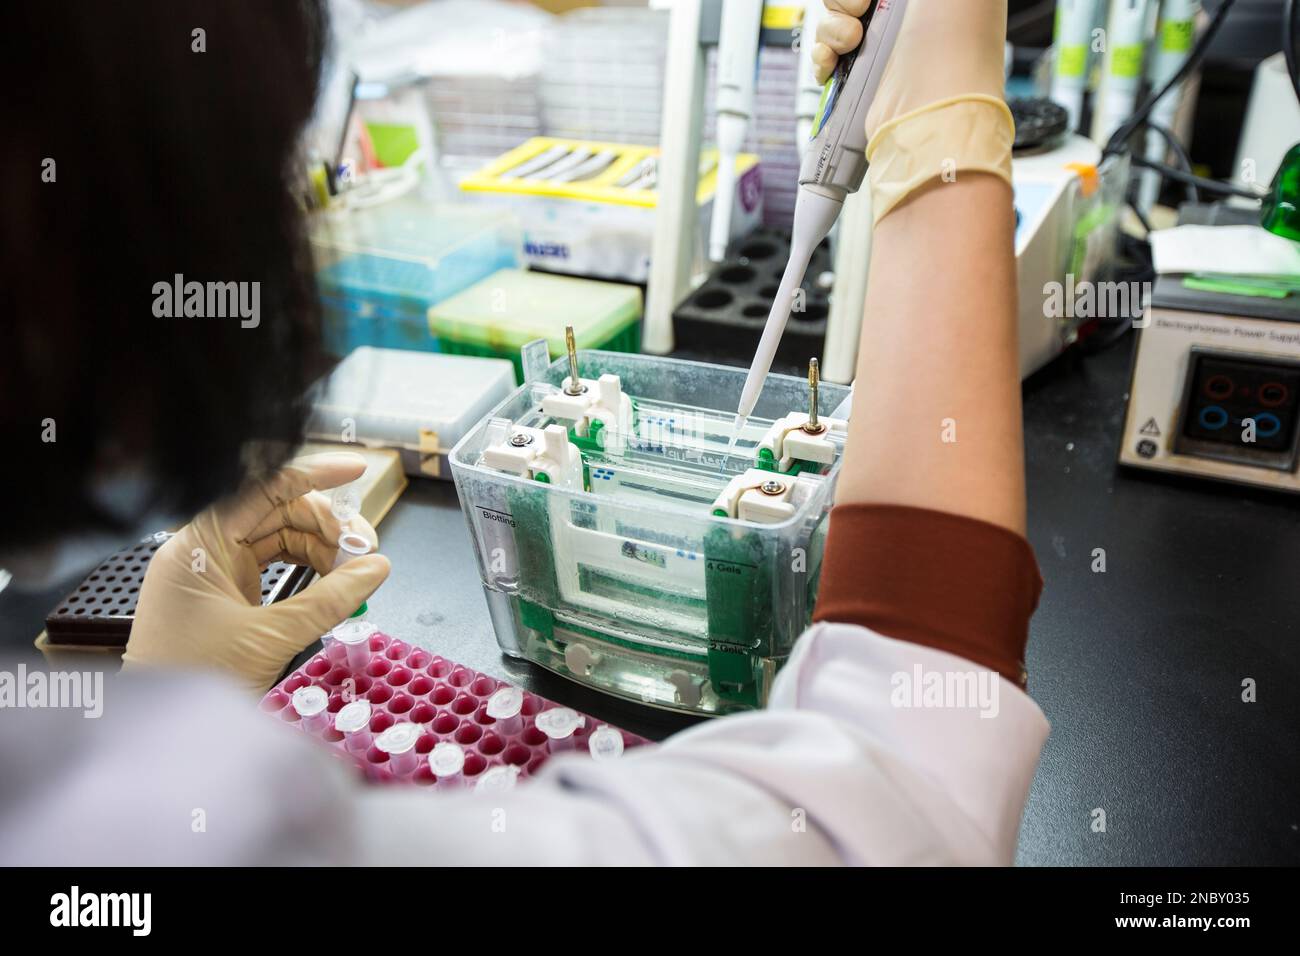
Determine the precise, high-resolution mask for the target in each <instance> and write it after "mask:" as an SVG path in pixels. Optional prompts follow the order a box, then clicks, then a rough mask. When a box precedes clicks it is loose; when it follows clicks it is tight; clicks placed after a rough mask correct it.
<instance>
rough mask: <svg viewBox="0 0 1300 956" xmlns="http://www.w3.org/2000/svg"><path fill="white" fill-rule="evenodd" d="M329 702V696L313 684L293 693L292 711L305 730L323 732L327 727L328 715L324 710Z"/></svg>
mask: <svg viewBox="0 0 1300 956" xmlns="http://www.w3.org/2000/svg"><path fill="white" fill-rule="evenodd" d="M329 702H330V699H329V694H327V693H325V690H324V688H321V687H317V686H315V685H314V684H309V685H308V686H306V687H299V688H298V689H297V690H296V691H294V692H293V709H294V710H295V711H297V713H298V716H299V717H301V718H302V726H303V728H304V729H305V730H323V729H324V728H326V727H328V726H329V719H330V715H329V713H328V711H326V709H325V708H326V707H328V706H329Z"/></svg>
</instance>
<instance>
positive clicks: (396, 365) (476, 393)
mask: <svg viewBox="0 0 1300 956" xmlns="http://www.w3.org/2000/svg"><path fill="white" fill-rule="evenodd" d="M514 384H515V372H514V366H513V365H511V364H510V362H509V361H507V360H505V359H492V358H476V357H470V356H460V355H438V354H432V353H428V352H408V351H404V350H400V349H378V348H371V347H369V346H364V347H362V348H359V349H357V350H355V351H354V352H353V353H352V354H351V355H349V356H348V357H347V358H346V359H344V360H343V361H342V362H341V363H339V366H338V368H336V369H335V370H334V372H333V374H332V375H330V376H329V378H328V379H327V380H325V382H324V383H322V385H321V386H318V387H317V391H316V393H315V395H314V397H313V399H312V411H311V417H310V419H309V420H308V424H307V435H308V437H309V438H311V439H314V440H317V441H329V442H357V443H359V444H362V445H366V446H369V447H376V448H394V449H397V451H398V452H399V453H400V454H401V457H402V470H403V471H405V472H406V473H407V474H408V475H413V476H416V477H426V478H447V477H449V475H448V474H447V467H446V466H447V461H446V459H447V453H448V451H449V449H451V447H452V446H453V445H455V444H456V442H457V441H459V440H460V439H461V437H462V436H464V434H465V433H466V432H467V431H469V429H470V428H472V427H473V426H474V425H475V424H476V423H477V422H478V421H479V420H480V419H482V417H483V416H484V415H485V414H486V413H487V412H488V410H490V409H491V408H492V407H493V406H494V405H496V404H498V403H499V402H501V400H502V399H503V398H505V397H506V396H507V395H509V394H510V391H511V389H513V388H514Z"/></svg>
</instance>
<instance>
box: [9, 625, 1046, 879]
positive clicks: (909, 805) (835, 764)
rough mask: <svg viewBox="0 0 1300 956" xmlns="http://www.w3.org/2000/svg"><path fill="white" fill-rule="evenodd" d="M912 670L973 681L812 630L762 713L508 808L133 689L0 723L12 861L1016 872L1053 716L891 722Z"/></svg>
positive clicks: (255, 720) (278, 729)
mask: <svg viewBox="0 0 1300 956" xmlns="http://www.w3.org/2000/svg"><path fill="white" fill-rule="evenodd" d="M917 665H920V667H921V668H922V669H923V672H925V673H947V672H971V671H972V670H973V669H974V667H973V665H971V664H969V663H968V662H966V661H964V660H962V659H960V658H957V657H954V656H952V655H950V654H946V653H942V652H939V651H935V650H931V649H928V648H924V647H919V646H917V645H913V644H907V643H903V642H900V641H895V640H891V639H889V638H886V637H882V636H880V635H878V634H874V633H872V632H870V631H867V630H865V629H864V628H861V627H857V626H851V625H840V624H819V625H815V626H814V627H812V628H811V629H810V630H809V631H808V632H807V633H806V634H805V635H804V636H803V637H802V638H801V639H800V641H799V643H798V645H797V646H796V648H795V653H794V655H793V657H792V659H791V661H790V663H789V664H788V665H787V666H786V668H785V669H784V670H783V671H782V673H781V675H780V676H779V678H778V680H777V682H776V686H775V688H774V693H773V699H772V702H771V705H770V706H769V707H768V709H767V710H766V711H763V712H761V713H753V714H747V715H743V716H735V717H727V718H723V719H720V720H715V721H711V722H709V723H706V724H703V725H700V726H697V727H694V728H692V729H690V730H687V731H685V732H683V733H680V734H677V735H676V736H674V737H672V738H670V739H669V740H668V741H666V742H665V743H663V744H662V745H659V746H656V747H649V748H643V749H634V750H631V751H628V752H627V754H626V756H625V757H624V758H623V759H622V760H620V761H616V762H612V763H604V764H597V763H594V762H592V761H590V760H588V759H587V758H585V757H579V756H568V757H560V758H555V759H553V760H552V761H550V763H549V764H548V765H547V767H546V768H545V769H544V771H543V772H542V773H541V774H540V775H539V776H538V777H537V778H535V779H533V780H531V781H528V782H527V783H525V784H524V785H522V786H520V787H518V788H517V789H516V790H514V791H513V792H511V793H509V794H506V795H491V796H483V795H477V794H473V793H464V794H456V795H448V794H445V793H443V792H431V791H428V790H425V789H418V788H410V787H399V786H389V787H373V786H372V787H367V786H365V785H362V784H361V783H359V781H358V779H357V776H356V774H355V773H352V772H351V771H349V770H348V769H347V768H344V767H342V766H341V765H340V764H339V762H338V761H337V760H335V759H333V758H330V757H328V756H326V755H325V754H324V752H323V748H319V747H316V746H313V745H311V744H310V743H309V742H308V741H307V740H305V739H303V738H302V737H301V735H300V734H298V733H297V732H296V731H294V730H293V729H292V728H289V727H285V726H281V725H277V723H276V722H275V721H274V720H272V719H269V718H267V717H266V716H265V715H264V714H261V713H259V712H258V711H257V710H256V708H255V707H253V706H252V704H251V703H250V702H248V701H247V700H246V699H244V698H243V697H241V696H239V695H237V694H236V693H234V692H233V691H231V690H230V689H229V688H226V687H225V686H224V685H217V684H215V683H214V682H212V681H210V680H207V679H198V678H196V679H193V680H180V679H176V678H174V677H172V678H170V679H166V678H162V677H160V676H158V675H154V676H153V677H152V679H150V680H139V681H138V680H121V681H117V682H113V683H110V684H109V686H108V687H107V688H106V691H105V698H106V699H105V702H104V716H103V717H102V718H100V719H99V720H87V719H83V718H82V717H81V715H80V714H79V713H77V712H68V711H48V710H46V711H35V710H20V711H0V759H3V765H4V767H5V769H6V773H5V774H4V775H3V777H4V778H5V779H4V781H3V782H0V863H3V864H5V865H13V864H56V863H61V864H74V865H94V864H100V865H122V864H143V863H181V864H184V863H204V864H238V863H368V864H394V863H396V864H439V865H448V864H451V865H454V864H485V865H499V864H712V865H726V864H832V863H849V864H893V865H897V864H967V865H971V864H974V865H978V864H1009V863H1011V861H1012V859H1013V856H1014V852H1015V846H1016V835H1017V830H1018V828H1019V823H1020V815H1021V811H1022V809H1023V807H1024V802H1025V798H1026V795H1027V793H1028V790H1029V785H1030V781H1031V780H1032V779H1033V775H1034V768H1035V765H1036V763H1037V760H1038V755H1039V752H1040V750H1041V748H1042V745H1043V743H1044V741H1045V740H1046V737H1047V732H1048V725H1047V720H1046V719H1045V718H1044V716H1043V714H1042V712H1041V711H1040V710H1039V708H1038V707H1037V705H1035V704H1034V702H1033V701H1032V700H1031V699H1030V698H1029V697H1028V696H1026V695H1025V694H1024V693H1023V692H1022V691H1021V690H1020V689H1019V688H1017V687H1015V686H1014V685H1012V684H1011V683H1009V682H1008V681H1006V680H1004V679H1002V678H1000V677H998V678H996V681H997V713H996V716H981V715H980V712H979V711H978V710H977V709H975V708H973V707H964V708H959V707H953V706H947V707H901V706H895V704H896V703H897V701H896V700H894V701H892V702H891V697H892V696H894V691H895V689H896V688H895V684H894V681H895V675H900V674H908V675H912V674H914V673H915V667H916V666H917ZM900 679H901V678H900ZM9 771H17V772H9Z"/></svg>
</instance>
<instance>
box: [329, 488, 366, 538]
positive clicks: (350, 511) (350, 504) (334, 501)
mask: <svg viewBox="0 0 1300 956" xmlns="http://www.w3.org/2000/svg"><path fill="white" fill-rule="evenodd" d="M330 513H331V514H332V515H334V517H335V518H338V519H339V527H341V528H342V529H343V530H344V531H347V530H349V529H350V528H351V527H352V519H353V518H355V517H356V516H357V515H359V514H360V513H361V496H360V495H359V494H357V491H356V489H355V488H353V487H352V485H341V486H339V487H338V488H335V489H334V490H333V491H332V492H330Z"/></svg>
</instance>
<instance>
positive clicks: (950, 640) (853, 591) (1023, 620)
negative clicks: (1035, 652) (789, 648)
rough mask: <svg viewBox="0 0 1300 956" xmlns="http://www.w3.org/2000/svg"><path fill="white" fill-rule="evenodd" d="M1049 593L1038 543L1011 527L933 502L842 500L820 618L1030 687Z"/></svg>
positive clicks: (834, 517)
mask: <svg viewBox="0 0 1300 956" xmlns="http://www.w3.org/2000/svg"><path fill="white" fill-rule="evenodd" d="M1042 589H1043V579H1042V577H1041V575H1040V574H1039V571H1038V562H1037V561H1036V560H1035V559H1034V552H1033V549H1032V548H1030V546H1029V542H1028V541H1026V540H1025V539H1024V538H1023V537H1022V536H1020V535H1018V534H1016V533H1015V532H1013V531H1009V530H1007V529H1006V528H1002V527H999V526H997V525H993V524H989V523H987V522H984V521H979V520H977V519H974V518H966V517H962V516H960V515H954V514H947V513H945V512H941V511H930V510H928V509H924V508H909V507H903V506H898V505H867V504H854V505H841V506H839V507H837V508H835V509H834V510H833V511H832V512H831V516H830V527H829V530H828V532H827V541H826V552H825V557H824V559H823V562H822V576H821V584H820V588H819V592H818V599H817V608H816V611H815V613H814V616H813V619H814V620H815V621H825V622H835V623H840V624H858V625H861V626H862V627H865V628H868V629H870V630H872V631H875V632H876V633H877V634H881V635H884V636H886V637H892V638H895V639H897V640H902V641H909V642H911V643H914V644H920V645H923V646H925V647H932V648H935V649H937V650H941V651H947V652H948V653H950V654H956V655H958V656H959V657H963V658H965V659H966V660H969V661H972V662H973V663H975V664H978V665H980V666H982V667H987V668H989V669H991V670H995V671H998V672H999V673H1000V674H1002V676H1004V677H1006V678H1007V680H1009V681H1011V682H1012V683H1013V684H1015V685H1016V686H1018V687H1023V686H1024V684H1025V679H1026V677H1025V670H1024V659H1025V644H1026V642H1027V641H1028V638H1029V618H1030V616H1031V615H1032V614H1033V613H1034V609H1035V608H1036V607H1037V606H1038V597H1039V594H1040V593H1041V592H1042Z"/></svg>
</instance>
